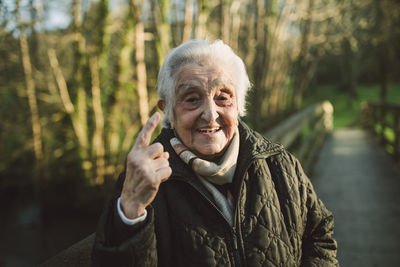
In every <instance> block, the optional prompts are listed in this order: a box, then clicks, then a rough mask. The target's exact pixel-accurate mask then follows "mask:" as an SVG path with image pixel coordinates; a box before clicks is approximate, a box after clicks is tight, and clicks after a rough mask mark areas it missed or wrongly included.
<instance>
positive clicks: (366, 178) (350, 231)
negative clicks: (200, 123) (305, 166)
mask: <svg viewBox="0 0 400 267" xmlns="http://www.w3.org/2000/svg"><path fill="white" fill-rule="evenodd" d="M312 182H313V184H314V187H315V190H316V191H317V193H318V196H319V197H320V198H321V199H322V201H323V202H324V203H325V205H326V206H327V207H328V209H330V210H331V211H332V212H333V213H334V216H335V235H334V236H335V238H336V240H337V241H338V247H339V249H338V259H339V262H340V265H341V266H345V267H346V266H363V267H369V266H370V267H372V266H382V267H391V266H393V267H394V266H399V263H400V253H399V251H400V242H399V238H400V172H399V166H396V164H395V163H394V161H393V159H392V158H391V157H389V156H388V154H387V153H386V152H385V151H383V149H382V148H381V147H378V146H377V145H376V141H375V140H374V139H373V138H372V136H371V135H370V134H368V133H367V132H365V131H363V130H360V129H343V130H337V131H334V132H332V133H331V134H330V135H329V136H328V138H327V139H326V141H325V143H324V145H323V147H322V150H321V152H320V153H319V158H318V161H317V164H316V168H315V170H314V175H313V177H312Z"/></svg>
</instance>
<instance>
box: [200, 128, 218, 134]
mask: <svg viewBox="0 0 400 267" xmlns="http://www.w3.org/2000/svg"><path fill="white" fill-rule="evenodd" d="M218 130H219V128H205V129H199V131H200V132H203V133H211V132H216V131H218Z"/></svg>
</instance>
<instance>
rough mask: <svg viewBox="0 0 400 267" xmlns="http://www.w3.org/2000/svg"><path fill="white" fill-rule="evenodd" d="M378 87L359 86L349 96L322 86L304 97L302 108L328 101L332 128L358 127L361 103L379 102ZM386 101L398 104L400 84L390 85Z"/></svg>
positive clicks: (312, 89)
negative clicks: (331, 106)
mask: <svg viewBox="0 0 400 267" xmlns="http://www.w3.org/2000/svg"><path fill="white" fill-rule="evenodd" d="M379 90H380V88H379V86H378V85H359V86H357V87H356V96H353V97H351V96H349V94H348V93H347V92H344V91H340V90H339V89H338V88H337V86H335V85H322V86H316V87H314V88H311V89H310V90H309V91H308V92H307V95H306V96H305V99H304V102H303V106H307V105H309V104H311V103H315V102H318V101H323V100H329V101H331V103H332V105H333V108H334V128H343V127H350V126H359V125H360V124H359V123H360V108H361V103H362V102H365V101H378V100H379ZM388 100H389V102H392V103H400V84H399V83H395V84H391V85H390V86H389V88H388Z"/></svg>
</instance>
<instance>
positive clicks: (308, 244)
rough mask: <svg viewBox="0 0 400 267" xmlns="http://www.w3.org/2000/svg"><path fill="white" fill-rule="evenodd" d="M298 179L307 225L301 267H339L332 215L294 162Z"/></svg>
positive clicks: (299, 166)
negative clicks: (301, 190) (301, 189)
mask: <svg viewBox="0 0 400 267" xmlns="http://www.w3.org/2000/svg"><path fill="white" fill-rule="evenodd" d="M296 172H297V173H298V177H299V178H300V179H301V180H302V182H303V184H305V185H306V194H307V196H306V198H305V199H306V203H305V205H306V209H305V210H306V211H307V215H306V216H307V223H306V228H305V231H304V235H303V246H302V252H303V253H302V254H303V257H302V264H301V266H303V267H317V266H324V267H325V266H339V263H338V261H337V259H336V252H337V243H336V240H335V239H334V238H333V237H332V235H333V227H334V220H333V215H332V213H331V212H330V211H329V210H328V209H327V208H326V207H325V205H324V204H323V203H322V201H321V200H320V199H318V197H317V195H316V193H315V191H314V188H313V186H312V184H311V181H310V180H309V178H308V177H307V176H306V174H305V173H304V171H303V169H302V167H301V165H300V163H299V162H298V161H297V160H296Z"/></svg>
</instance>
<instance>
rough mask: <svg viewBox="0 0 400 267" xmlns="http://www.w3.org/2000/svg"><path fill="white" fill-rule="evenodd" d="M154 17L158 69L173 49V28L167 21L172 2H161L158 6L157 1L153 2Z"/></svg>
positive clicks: (168, 0) (167, 0)
mask: <svg viewBox="0 0 400 267" xmlns="http://www.w3.org/2000/svg"><path fill="white" fill-rule="evenodd" d="M151 5H152V10H153V16H154V24H155V25H154V26H155V28H156V38H155V40H156V49H157V55H158V67H159V68H160V67H161V64H162V63H163V61H164V58H165V56H166V55H167V53H168V52H169V50H170V49H171V34H172V33H171V26H170V23H168V21H167V15H166V13H167V11H168V9H169V8H170V5H171V3H170V0H161V3H160V4H158V3H157V1H156V0H152V1H151Z"/></svg>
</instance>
